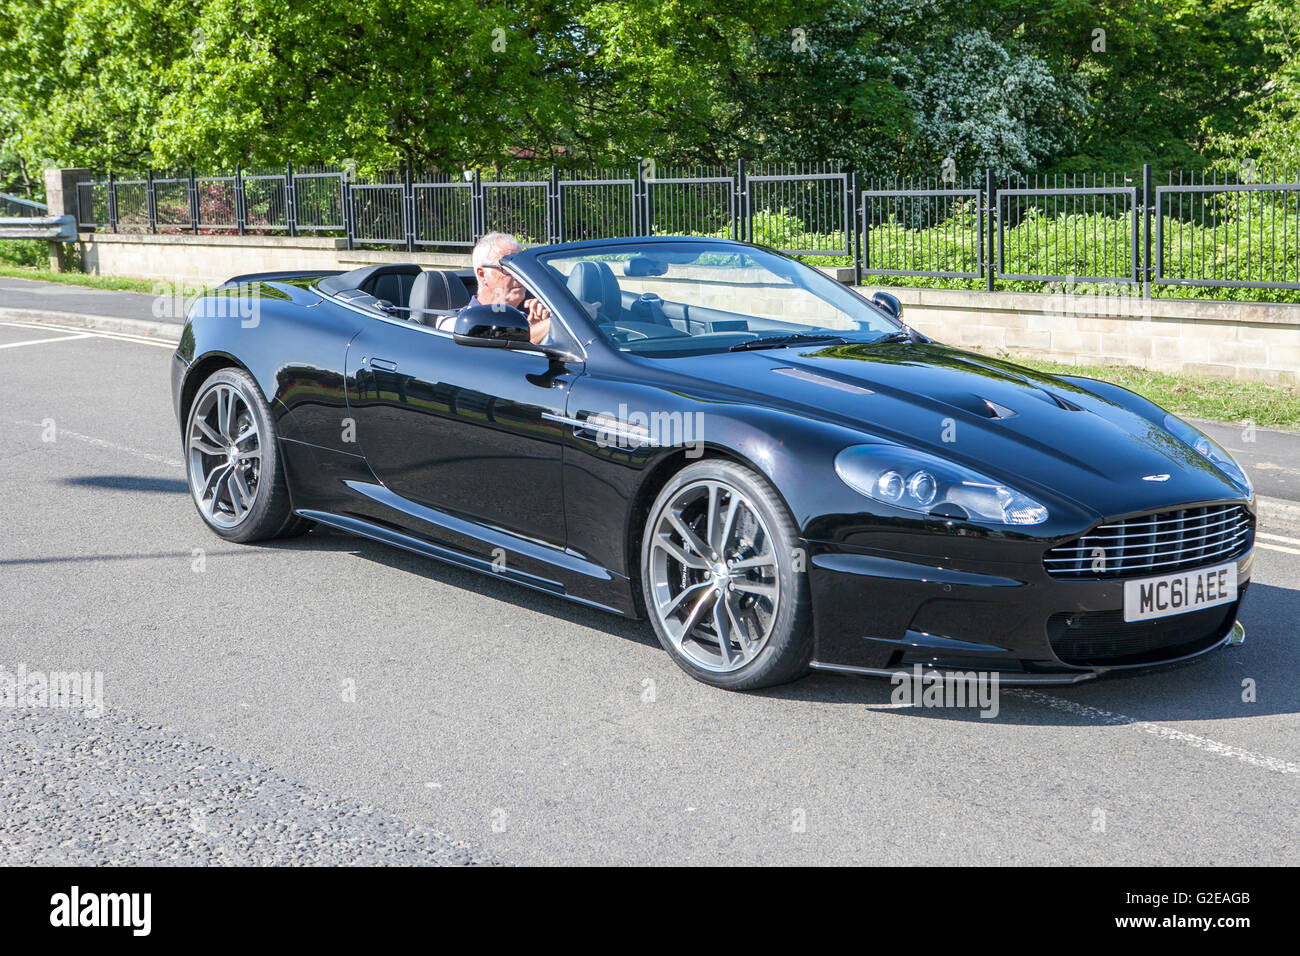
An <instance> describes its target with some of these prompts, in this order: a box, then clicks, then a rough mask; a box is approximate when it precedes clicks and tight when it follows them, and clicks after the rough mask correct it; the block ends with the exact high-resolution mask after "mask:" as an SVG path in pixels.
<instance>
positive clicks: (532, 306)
mask: <svg viewBox="0 0 1300 956" xmlns="http://www.w3.org/2000/svg"><path fill="white" fill-rule="evenodd" d="M523 248H524V247H523V246H521V245H520V244H519V240H518V239H516V238H515V237H514V236H512V235H510V234H508V233H504V232H489V233H488V234H487V235H485V236H483V238H481V239H480V240H479V241H478V242H476V243H475V244H474V252H473V255H472V256H471V262H472V263H473V264H474V276H475V278H476V279H478V292H477V293H476V294H475V295H474V296H473V297H472V298H471V299H470V300H469V303H468V304H467V305H466V306H465V308H466V309H468V308H472V307H473V306H476V305H508V306H511V307H513V308H516V309H519V308H522V309H523V312H524V314H525V315H526V316H527V317H528V324H529V326H530V328H529V332H528V338H529V340H530V341H531V342H532V343H533V344H534V345H540V344H541V343H542V342H543V341H544V340H545V339H546V336H547V333H549V332H550V331H551V310H550V309H548V308H547V307H546V306H545V305H543V304H542V301H541V299H535V298H529V296H528V290H527V289H526V288H524V286H523V284H522V283H520V281H519V280H518V279H516V278H515V277H514V276H512V275H511V274H510V273H509V272H506V270H505V269H503V268H502V267H501V259H502V257H503V256H508V255H511V254H512V253H515V252H522V251H523ZM525 303H526V304H525ZM457 315H459V313H457ZM455 324H456V315H449V316H446V317H445V318H442V319H440V320H439V321H438V328H440V329H442V330H443V331H446V332H450V331H452V329H453V328H454V327H455Z"/></svg>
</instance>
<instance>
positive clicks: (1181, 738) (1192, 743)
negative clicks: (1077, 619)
mask: <svg viewBox="0 0 1300 956" xmlns="http://www.w3.org/2000/svg"><path fill="white" fill-rule="evenodd" d="M1003 693H1005V694H1009V695H1011V696H1014V697H1023V698H1024V699H1026V700H1032V701H1034V702H1035V703H1039V704H1046V705H1047V706H1048V707H1051V708H1052V709H1053V710H1061V711H1065V712H1066V713H1069V714H1074V715H1075V716H1076V717H1084V718H1086V719H1088V720H1093V721H1097V722H1099V723H1103V724H1109V725H1112V726H1116V727H1121V726H1125V725H1128V726H1132V727H1135V728H1137V729H1138V730H1143V731H1146V732H1147V733H1148V734H1152V735H1153V736H1156V737H1159V738H1160V739H1161V740H1169V741H1173V742H1174V743H1180V744H1187V745H1188V746H1189V747H1194V748H1196V749H1197V750H1204V751H1205V752H1206V753H1212V754H1218V755H1219V756H1221V757H1235V758H1236V759H1238V760H1240V761H1242V762H1243V763H1248V764H1251V765H1252V766H1255V767H1263V768H1264V769H1265V770H1272V771H1274V772H1275V773H1285V774H1300V764H1295V763H1290V762H1288V761H1286V760H1282V759H1280V758H1278V757H1270V756H1268V755H1267V754H1259V753H1254V752H1253V751H1250V750H1243V749H1241V748H1240V747H1234V746H1232V745H1231V744H1225V743H1220V742H1219V741H1217V740H1211V739H1210V738H1209V737H1198V736H1197V735H1196V734H1189V733H1186V732H1185V731H1182V730H1175V729H1174V728H1172V727H1162V726H1161V725H1160V724H1153V723H1150V722H1148V721H1145V720H1138V719H1137V718H1136V717H1129V716H1128V715H1126V714H1117V713H1114V712H1113V711H1109V710H1102V709H1101V708H1100V707H1091V706H1089V705H1088V704H1080V703H1078V702H1076V701H1073V700H1066V699H1065V698H1063V697H1053V696H1052V695H1051V694H1044V693H1043V692H1042V691H1037V690H1025V689H1023V688H1019V687H1016V688H1009V689H1007V690H1006V691H1003Z"/></svg>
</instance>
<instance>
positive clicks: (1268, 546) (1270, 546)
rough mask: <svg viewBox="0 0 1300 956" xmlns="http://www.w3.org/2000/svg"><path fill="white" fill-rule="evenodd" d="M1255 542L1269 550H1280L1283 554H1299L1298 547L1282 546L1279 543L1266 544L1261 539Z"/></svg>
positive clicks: (1299, 549)
mask: <svg viewBox="0 0 1300 956" xmlns="http://www.w3.org/2000/svg"><path fill="white" fill-rule="evenodd" d="M1255 544H1256V546H1258V547H1261V548H1265V549H1267V550H1269V551H1281V552H1282V553H1283V554H1300V548H1284V547H1282V546H1281V545H1279V544H1266V543H1265V542H1263V541H1256V542H1255Z"/></svg>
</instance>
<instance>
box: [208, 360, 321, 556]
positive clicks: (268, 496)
mask: <svg viewBox="0 0 1300 956" xmlns="http://www.w3.org/2000/svg"><path fill="white" fill-rule="evenodd" d="M184 434H185V469H186V474H187V476H188V478H189V486H190V496H191V498H193V500H194V506H195V507H196V508H197V509H198V512H199V515H200V516H201V517H202V518H203V520H204V521H205V522H206V523H207V525H208V527H209V528H211V529H212V530H213V531H215V532H216V533H217V534H219V535H221V537H223V538H225V539H227V540H228V541H239V542H250V541H263V540H266V539H267V538H278V537H287V536H289V535H292V534H296V533H300V532H301V531H303V530H305V529H306V528H307V527H309V526H310V524H309V522H305V521H303V520H302V519H300V518H298V517H296V516H295V515H294V514H293V512H292V510H291V509H290V506H289V489H288V487H287V486H286V484H285V477H284V466H283V463H282V462H281V460H280V451H279V444H278V443H277V441H276V434H275V424H274V423H273V422H272V421H271V415H270V412H269V410H268V409H267V407H266V402H265V401H264V400H263V398H262V394H261V391H260V390H259V389H258V387H257V383H256V382H254V381H253V379H252V377H251V376H250V375H249V374H248V373H247V372H245V371H244V370H243V369H238V368H223V369H220V370H219V371H217V372H214V373H213V374H212V375H211V376H210V377H209V378H208V379H207V380H206V381H205V382H204V383H203V384H202V385H201V386H200V387H199V390H198V393H197V394H196V395H195V396H194V401H193V402H192V403H191V405H190V411H189V415H188V416H187V418H186V422H185V433H184Z"/></svg>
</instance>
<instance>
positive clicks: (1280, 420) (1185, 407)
mask: <svg viewBox="0 0 1300 956" xmlns="http://www.w3.org/2000/svg"><path fill="white" fill-rule="evenodd" d="M999 357H1000V358H1005V359H1007V360H1008V361H1011V362H1015V363H1016V364H1017V365H1023V366H1025V367H1026V368H1032V369H1036V370H1038V371H1040V372H1050V373H1051V374H1053V375H1082V376H1085V377H1087V378H1097V379H1101V380H1102V381H1104V382H1113V383H1114V384H1116V385H1122V386H1123V387H1124V388H1127V389H1130V390H1131V391H1134V392H1137V393H1138V394H1139V395H1142V396H1143V397H1145V398H1149V399H1151V401H1153V402H1155V403H1156V404H1157V405H1160V406H1162V407H1164V408H1167V409H1169V411H1171V412H1174V413H1175V414H1177V415H1182V416H1184V417H1191V418H1208V419H1211V420H1213V421H1219V422H1229V423H1239V424H1243V425H1244V424H1247V423H1254V425H1255V426H1256V427H1257V428H1283V429H1288V430H1291V431H1300V385H1275V384H1272V383H1269V382H1236V381H1230V380H1228V379H1221V378H1210V377H1208V376H1204V375H1180V374H1175V373H1171V372H1154V371H1152V370H1151V369H1146V368H1137V367H1134V366H1130V365H1062V364H1061V363H1060V362H1048V361H1044V360H1042V359H1031V358H1023V357H1021V356H1018V355H1000V356H999Z"/></svg>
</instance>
